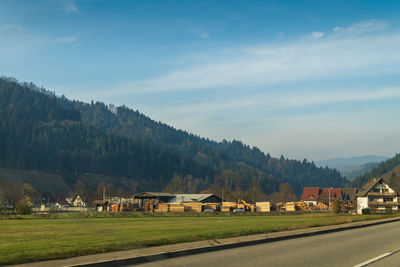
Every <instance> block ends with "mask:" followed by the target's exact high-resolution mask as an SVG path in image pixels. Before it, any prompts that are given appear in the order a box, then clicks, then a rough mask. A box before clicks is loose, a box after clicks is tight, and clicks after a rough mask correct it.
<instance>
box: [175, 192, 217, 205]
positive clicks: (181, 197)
mask: <svg viewBox="0 0 400 267" xmlns="http://www.w3.org/2000/svg"><path fill="white" fill-rule="evenodd" d="M211 196H214V194H175V197H174V198H173V199H171V201H170V202H173V203H182V202H201V201H203V200H205V199H207V198H209V197H211Z"/></svg>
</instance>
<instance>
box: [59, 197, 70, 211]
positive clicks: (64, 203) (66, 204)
mask: <svg viewBox="0 0 400 267" xmlns="http://www.w3.org/2000/svg"><path fill="white" fill-rule="evenodd" d="M56 207H57V209H65V208H68V207H71V204H70V203H69V202H68V201H67V200H66V199H59V200H57V201H56Z"/></svg>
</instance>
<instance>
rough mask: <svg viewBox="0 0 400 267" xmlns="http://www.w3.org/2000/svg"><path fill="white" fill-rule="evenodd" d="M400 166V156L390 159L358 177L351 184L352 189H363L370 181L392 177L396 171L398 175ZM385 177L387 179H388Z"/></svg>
mask: <svg viewBox="0 0 400 267" xmlns="http://www.w3.org/2000/svg"><path fill="white" fill-rule="evenodd" d="M399 166H400V154H396V155H395V156H394V157H393V158H390V159H388V160H386V161H384V162H381V163H379V164H378V165H377V166H376V167H373V168H372V169H371V170H370V171H369V172H367V173H365V174H363V175H360V176H358V177H357V178H356V179H354V180H353V181H351V182H350V183H349V186H351V187H359V188H361V187H362V186H363V185H364V184H365V183H367V182H368V180H370V179H372V178H378V177H381V176H383V175H386V176H388V175H391V173H392V171H395V172H396V173H397V175H399V174H400V172H398V171H397V169H398V168H399ZM386 176H385V177H386Z"/></svg>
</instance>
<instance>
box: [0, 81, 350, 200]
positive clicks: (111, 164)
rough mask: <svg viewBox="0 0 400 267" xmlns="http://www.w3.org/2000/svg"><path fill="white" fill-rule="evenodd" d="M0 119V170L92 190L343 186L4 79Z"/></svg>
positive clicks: (307, 167) (310, 166)
mask: <svg viewBox="0 0 400 267" xmlns="http://www.w3.org/2000/svg"><path fill="white" fill-rule="evenodd" d="M0 118H1V120H0V126H1V129H0V144H1V146H0V167H1V168H8V169H10V168H14V169H15V168H19V169H31V170H41V171H43V170H45V171H51V172H57V173H60V174H62V177H63V179H64V180H65V181H66V183H67V184H69V185H71V184H73V183H74V182H75V181H76V180H77V179H86V181H87V182H88V183H93V185H92V186H96V183H98V182H99V181H97V180H96V179H100V178H96V177H108V178H107V179H109V180H110V181H112V182H118V183H119V184H122V185H126V186H131V185H132V184H135V185H136V186H137V189H138V190H162V188H163V187H164V186H165V185H166V184H167V183H168V182H169V181H170V180H171V179H172V178H173V177H174V176H176V175H178V176H182V177H183V176H187V175H192V176H193V177H196V178H199V179H201V180H203V181H204V184H205V185H207V184H210V183H212V182H213V179H214V177H215V175H218V174H219V173H221V172H222V171H224V170H231V171H233V172H234V173H236V174H238V175H239V177H241V178H242V179H243V180H242V181H238V184H240V187H241V188H242V189H246V187H247V186H248V182H249V181H250V180H251V179H256V180H258V181H259V183H260V185H261V187H262V189H263V190H264V191H265V192H267V193H271V192H274V191H276V190H277V189H278V188H279V185H280V184H281V183H285V182H289V183H290V184H291V185H292V186H293V187H294V188H295V190H296V193H297V194H300V192H301V191H302V189H303V187H304V186H320V187H327V186H328V187H329V186H334V187H342V186H344V185H345V183H346V182H347V181H346V180H345V179H343V178H342V177H341V176H340V173H339V172H337V171H336V170H332V169H329V168H318V167H316V166H315V165H314V163H312V162H308V161H306V160H304V161H297V160H289V159H286V158H284V157H283V156H282V157H280V158H273V157H271V156H270V155H269V154H265V153H263V152H262V151H260V150H259V149H258V148H256V147H252V148H251V147H249V146H247V145H245V144H243V143H242V142H240V141H236V140H233V141H226V140H224V141H222V142H215V141H212V140H209V139H206V138H201V137H199V136H196V135H193V134H190V133H187V132H185V131H182V130H176V129H174V128H173V127H170V126H168V125H166V124H163V123H161V122H155V121H154V120H152V119H150V118H149V117H147V116H145V115H144V114H142V113H140V112H139V111H134V110H132V109H130V108H127V107H125V106H121V107H115V106H113V105H105V104H104V103H100V102H95V103H94V102H91V103H90V104H89V103H84V102H80V101H71V100H68V99H67V98H65V97H57V96H55V94H54V93H52V92H49V91H47V90H45V89H43V88H38V87H36V86H34V85H33V84H32V83H30V84H27V83H23V84H21V83H18V82H17V81H15V80H10V79H6V78H4V77H3V78H0ZM96 173H97V174H98V175H97V176H96V175H94V174H96ZM101 179H103V178H101Z"/></svg>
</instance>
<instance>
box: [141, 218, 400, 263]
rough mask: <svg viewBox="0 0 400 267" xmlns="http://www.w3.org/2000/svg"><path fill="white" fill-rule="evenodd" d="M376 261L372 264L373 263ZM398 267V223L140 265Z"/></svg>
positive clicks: (399, 246) (399, 223)
mask: <svg viewBox="0 0 400 267" xmlns="http://www.w3.org/2000/svg"><path fill="white" fill-rule="evenodd" d="M374 259H376V261H375V262H372V263H371V261H373V260H374ZM367 264H368V266H372V267H376V266H400V222H393V223H387V224H382V225H377V226H371V227H365V228H359V229H354V230H347V231H342V232H337V233H330V234H323V235H318V236H312V237H303V238H297V239H292V240H284V241H278V242H272V243H266V244H261V245H254V246H247V247H241V248H234V249H227V250H221V251H215V252H210V253H203V254H197V255H192V256H185V257H178V258H172V259H166V260H161V261H155V262H151V263H146V264H140V265H139V266H141V267H144V266H190V267H195V266H207V267H211V266H228V267H234V266H288V267H289V266H307V267H308V266H335V267H338V266H357V267H359V266H366V265H367Z"/></svg>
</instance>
